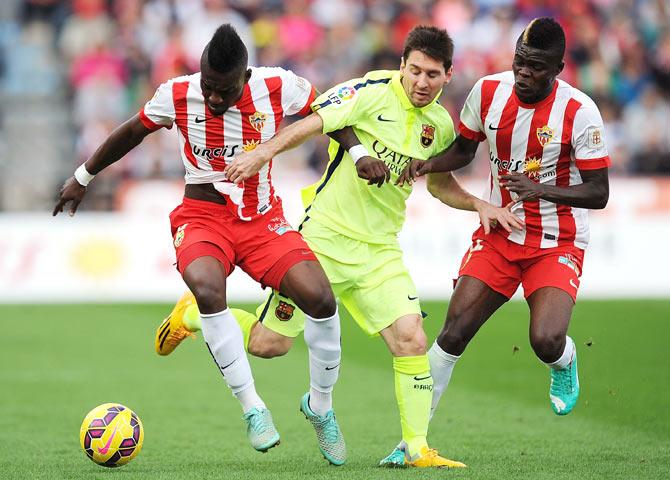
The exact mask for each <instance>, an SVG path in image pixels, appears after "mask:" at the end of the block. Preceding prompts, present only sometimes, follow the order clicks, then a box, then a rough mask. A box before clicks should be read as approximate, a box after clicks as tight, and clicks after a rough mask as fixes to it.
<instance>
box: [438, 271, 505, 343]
mask: <svg viewBox="0 0 670 480" xmlns="http://www.w3.org/2000/svg"><path fill="white" fill-rule="evenodd" d="M507 300H509V299H508V297H506V296H505V295H503V294H501V293H500V292H497V291H496V290H494V289H492V288H491V287H490V286H489V285H487V284H486V283H485V282H483V281H481V280H480V279H478V278H475V277H472V276H469V275H463V276H461V277H460V278H459V279H458V281H457V282H456V288H455V289H454V293H453V294H452V295H451V299H450V300H449V307H448V309H447V317H446V320H445V322H444V326H443V327H442V331H441V332H440V334H439V336H438V342H439V343H440V345H442V344H443V343H445V342H446V343H449V344H450V345H455V344H464V343H465V344H467V342H469V341H470V340H471V339H472V337H474V335H475V334H476V333H477V331H478V330H479V329H480V327H481V326H482V325H483V324H484V323H485V322H486V321H487V320H488V319H489V318H490V317H491V315H493V313H495V311H496V310H498V309H499V308H500V307H501V306H502V305H503V304H504V303H505V302H507ZM462 346H464V345H462ZM453 350H454V349H453V348H452V349H451V350H450V353H453ZM456 354H458V353H456Z"/></svg>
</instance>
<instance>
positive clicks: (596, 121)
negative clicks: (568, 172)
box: [572, 103, 612, 170]
mask: <svg viewBox="0 0 670 480" xmlns="http://www.w3.org/2000/svg"><path fill="white" fill-rule="evenodd" d="M604 130H605V129H604V127H603V119H602V118H601V116H600V112H599V111H598V107H596V106H595V104H591V105H589V104H588V103H587V104H586V105H584V106H582V107H581V108H580V109H579V110H577V113H576V114H575V119H574V122H573V126H572V147H573V149H574V152H575V163H576V165H577V168H578V169H580V170H596V169H599V168H606V167H609V166H610V165H611V164H612V162H611V161H610V157H609V154H608V153H607V147H606V146H605V139H604V137H603V133H604Z"/></svg>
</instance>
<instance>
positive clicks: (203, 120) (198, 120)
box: [195, 117, 209, 123]
mask: <svg viewBox="0 0 670 480" xmlns="http://www.w3.org/2000/svg"><path fill="white" fill-rule="evenodd" d="M207 120H209V119H208V118H200V117H195V123H202V122H206V121H207Z"/></svg>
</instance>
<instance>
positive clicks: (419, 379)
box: [414, 375, 430, 382]
mask: <svg viewBox="0 0 670 480" xmlns="http://www.w3.org/2000/svg"><path fill="white" fill-rule="evenodd" d="M429 378H430V375H428V376H427V377H414V380H416V381H417V382H420V381H421V380H428V379H429Z"/></svg>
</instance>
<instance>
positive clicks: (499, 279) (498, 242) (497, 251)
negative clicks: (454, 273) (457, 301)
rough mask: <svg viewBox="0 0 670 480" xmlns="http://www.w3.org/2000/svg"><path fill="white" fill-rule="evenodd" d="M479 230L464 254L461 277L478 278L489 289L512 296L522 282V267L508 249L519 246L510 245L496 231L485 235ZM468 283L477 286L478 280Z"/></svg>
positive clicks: (473, 286) (471, 286)
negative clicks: (511, 258)
mask: <svg viewBox="0 0 670 480" xmlns="http://www.w3.org/2000/svg"><path fill="white" fill-rule="evenodd" d="M480 231H481V229H480V230H478V231H477V232H475V234H474V235H473V240H472V245H471V246H470V248H469V249H468V250H467V251H466V252H465V255H463V260H462V261H461V267H460V269H459V271H458V278H459V279H460V278H461V277H465V276H468V277H472V278H475V279H477V280H479V281H480V282H482V283H484V284H485V285H486V286H488V287H489V289H491V290H493V291H495V292H498V293H499V294H501V295H503V296H505V297H507V298H511V297H512V295H514V292H516V289H517V288H519V284H520V283H521V267H520V266H519V265H518V263H516V262H514V261H511V260H509V259H508V258H507V256H506V253H508V250H509V249H513V248H516V247H517V246H516V245H510V244H511V242H509V241H508V240H507V239H505V238H504V237H502V236H501V235H499V234H497V233H495V232H491V233H490V234H489V235H483V233H481V232H480ZM467 286H468V290H470V289H471V288H477V284H470V283H469V282H468V284H467ZM480 289H482V290H484V289H483V288H481V287H480ZM454 293H455V292H454Z"/></svg>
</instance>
